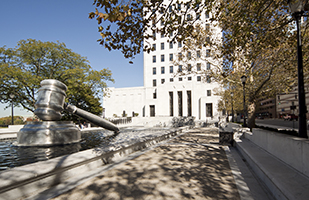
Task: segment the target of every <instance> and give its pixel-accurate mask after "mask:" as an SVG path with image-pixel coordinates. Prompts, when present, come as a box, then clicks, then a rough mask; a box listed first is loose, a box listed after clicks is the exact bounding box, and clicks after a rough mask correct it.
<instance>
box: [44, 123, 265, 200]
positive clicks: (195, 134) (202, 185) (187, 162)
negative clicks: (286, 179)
mask: <svg viewBox="0 0 309 200" xmlns="http://www.w3.org/2000/svg"><path fill="white" fill-rule="evenodd" d="M218 142H219V134H218V131H217V129H210V128H199V129H193V130H191V131H190V132H189V133H186V134H184V135H182V136H179V137H176V138H174V139H172V140H170V141H168V142H166V143H164V144H162V145H160V146H158V147H155V148H153V149H151V150H149V151H146V152H145V153H143V154H141V155H139V156H136V157H133V159H130V160H128V161H126V162H122V163H119V164H117V165H115V166H113V167H110V169H109V170H107V171H105V172H104V173H101V174H98V175H97V176H96V177H94V178H92V179H90V180H87V181H85V182H84V183H82V184H80V185H77V186H76V187H74V188H73V189H72V190H69V191H67V192H65V193H63V194H61V195H59V196H58V197H55V198H54V199H55V200H64V199H76V200H77V199H83V200H87V199H235V200H238V199H267V198H268V197H267V195H265V194H264V191H263V190H262V189H261V188H260V186H259V184H258V183H257V182H256V180H255V179H254V178H253V179H252V175H249V173H248V172H249V171H250V170H248V169H244V168H245V167H244V166H245V165H244V163H242V164H240V165H242V166H241V167H240V168H238V166H237V165H239V160H241V159H240V158H236V157H237V156H239V155H236V157H235V160H237V162H231V160H234V158H233V154H232V153H231V152H234V154H235V152H236V151H235V149H234V150H232V151H231V152H230V153H228V151H226V149H229V148H228V147H222V146H220V145H218ZM226 152H227V154H226ZM236 154H237V153H236ZM227 155H228V157H229V158H227ZM235 160H234V161H235ZM229 161H230V163H229ZM235 163H237V165H235ZM230 165H231V167H230ZM231 168H232V169H233V170H231ZM240 169H241V170H245V171H246V172H245V173H244V172H243V173H242V172H241V171H239V170H240ZM242 174H244V175H246V176H247V177H246V178H244V177H242ZM249 176H250V178H249V179H250V180H251V181H250V182H251V183H249V184H251V186H252V185H253V188H252V187H251V188H250V189H249V188H248V187H247V184H246V183H245V182H242V180H245V179H246V180H249V179H248V177H249ZM235 180H236V181H235ZM236 182H237V183H236ZM254 190H255V191H254ZM252 192H253V193H258V194H259V197H258V198H253V197H254V195H251V193H252ZM41 197H42V196H41Z"/></svg>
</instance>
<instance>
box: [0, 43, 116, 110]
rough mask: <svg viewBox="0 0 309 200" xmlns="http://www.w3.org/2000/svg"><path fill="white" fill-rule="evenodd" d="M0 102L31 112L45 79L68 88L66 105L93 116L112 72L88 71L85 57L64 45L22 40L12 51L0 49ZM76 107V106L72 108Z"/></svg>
mask: <svg viewBox="0 0 309 200" xmlns="http://www.w3.org/2000/svg"><path fill="white" fill-rule="evenodd" d="M0 70H1V71H2V72H5V73H1V74H0V80H1V82H0V84H1V85H0V96H1V99H0V102H1V103H9V102H11V99H10V94H14V95H15V97H14V100H13V103H14V106H21V107H23V108H24V109H26V110H29V111H31V112H33V111H34V109H35V108H34V104H35V101H36V95H37V91H38V89H39V88H40V82H41V81H42V80H44V79H56V80H59V81H61V82H63V83H64V84H66V85H67V86H68V91H67V93H66V94H67V97H66V98H67V100H66V101H67V102H73V103H77V104H78V103H81V106H82V107H83V108H84V109H85V110H87V111H92V112H93V113H95V114H100V113H101V112H102V108H101V106H100V103H99V98H97V97H98V95H99V94H102V93H103V92H102V91H103V88H105V87H106V86H107V85H106V81H114V80H113V79H112V77H111V71H110V70H108V69H102V70H100V71H95V70H92V69H91V66H90V65H89V64H88V61H87V60H86V58H85V57H82V56H80V55H79V54H77V53H74V52H72V51H71V50H70V49H68V48H67V47H66V46H65V44H64V43H59V42H57V43H53V42H41V41H37V40H33V39H28V40H21V41H19V42H18V44H17V46H16V47H15V48H6V47H1V48H0ZM75 105H76V104H75Z"/></svg>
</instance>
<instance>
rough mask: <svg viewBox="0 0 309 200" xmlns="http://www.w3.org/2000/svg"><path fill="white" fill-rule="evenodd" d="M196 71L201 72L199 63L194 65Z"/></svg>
mask: <svg viewBox="0 0 309 200" xmlns="http://www.w3.org/2000/svg"><path fill="white" fill-rule="evenodd" d="M196 70H197V71H201V63H197V64H196Z"/></svg>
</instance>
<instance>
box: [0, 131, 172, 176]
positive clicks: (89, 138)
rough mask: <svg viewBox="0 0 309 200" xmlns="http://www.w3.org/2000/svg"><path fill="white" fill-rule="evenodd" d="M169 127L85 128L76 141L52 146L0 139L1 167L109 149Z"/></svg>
mask: <svg viewBox="0 0 309 200" xmlns="http://www.w3.org/2000/svg"><path fill="white" fill-rule="evenodd" d="M167 132H168V129H162V128H161V129H158V128H157V129H154V128H152V129H122V130H121V131H120V133H119V134H118V135H114V134H113V132H111V131H106V130H99V131H98V130H96V131H89V132H82V140H81V142H79V143H76V144H69V145H58V146H51V147H19V146H15V145H14V142H16V140H5V141H0V171H2V170H7V169H10V168H14V167H18V166H23V165H26V164H30V163H34V162H38V161H44V160H48V159H51V158H55V157H59V156H63V155H68V154H73V153H76V152H79V151H83V150H87V149H93V148H95V149H97V150H99V151H100V152H108V151H111V150H117V149H119V148H122V147H125V146H129V145H131V144H134V143H136V142H140V141H144V140H147V139H150V138H153V137H156V136H160V135H163V134H166V133H167Z"/></svg>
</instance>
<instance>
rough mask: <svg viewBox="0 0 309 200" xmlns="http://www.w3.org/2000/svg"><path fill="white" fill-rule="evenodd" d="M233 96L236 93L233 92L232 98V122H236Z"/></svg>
mask: <svg viewBox="0 0 309 200" xmlns="http://www.w3.org/2000/svg"><path fill="white" fill-rule="evenodd" d="M233 96H234V93H233V92H231V97H232V122H234V109H233Z"/></svg>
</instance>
